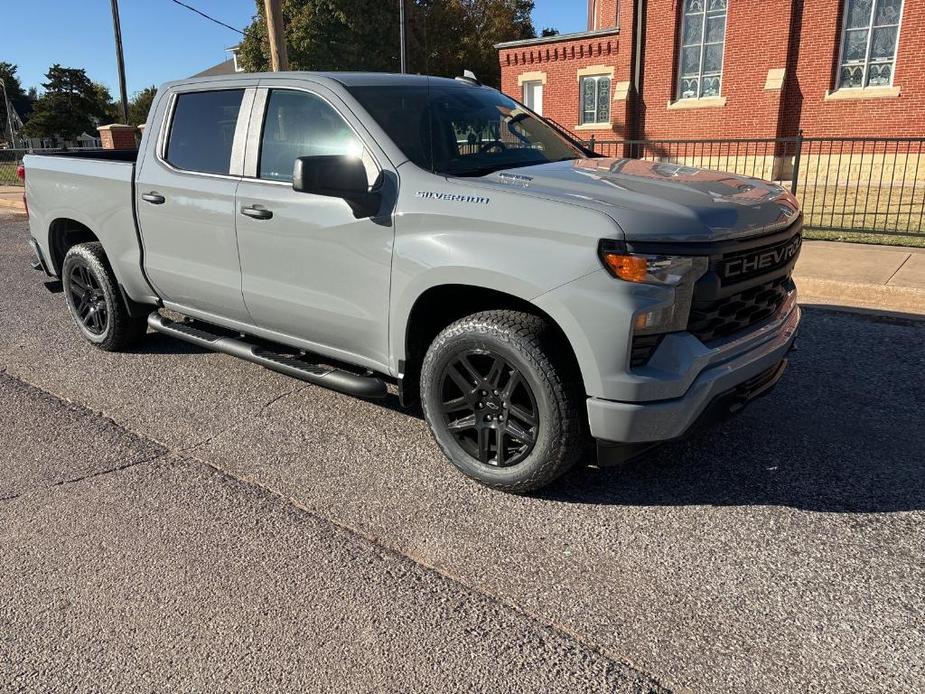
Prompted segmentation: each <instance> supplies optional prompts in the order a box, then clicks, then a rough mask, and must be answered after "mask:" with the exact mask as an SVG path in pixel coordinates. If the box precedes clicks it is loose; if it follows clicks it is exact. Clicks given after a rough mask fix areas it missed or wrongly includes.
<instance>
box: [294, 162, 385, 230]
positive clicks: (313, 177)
mask: <svg viewBox="0 0 925 694" xmlns="http://www.w3.org/2000/svg"><path fill="white" fill-rule="evenodd" d="M292 189H293V190H294V191H296V192H299V193H312V194H314V195H324V196H327V197H330V198H341V199H343V200H346V201H347V203H348V204H349V205H350V208H351V209H352V210H353V216H354V217H356V218H357V219H361V218H363V217H371V216H373V215H374V214H376V212H378V211H379V203H380V196H379V194H378V193H375V192H370V190H369V179H368V178H367V177H366V167H365V166H364V165H363V161H362V160H361V159H359V158H357V157H348V156H344V155H324V156H315V157H299V158H298V159H296V160H295V165H294V166H293V168H292Z"/></svg>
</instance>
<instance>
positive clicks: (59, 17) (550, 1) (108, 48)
mask: <svg viewBox="0 0 925 694" xmlns="http://www.w3.org/2000/svg"><path fill="white" fill-rule="evenodd" d="M184 2H186V4H188V5H192V6H193V7H196V8H198V9H200V10H202V11H203V12H205V13H207V14H210V15H212V16H214V17H216V18H217V19H220V20H222V21H223V22H226V23H227V24H230V25H231V26H235V27H240V28H242V29H243V28H244V27H245V26H246V25H247V24H248V23H249V22H250V19H251V17H252V16H253V15H254V14H255V11H256V10H255V7H256V5H255V2H254V0H184ZM2 4H3V5H4V7H3V9H2V12H0V15H2V26H3V28H2V32H0V35H2V39H0V60H5V61H9V62H12V63H15V64H17V65H19V77H20V79H21V80H22V83H23V86H24V87H25V88H27V89H28V88H29V87H31V86H36V87H38V86H39V85H40V84H41V82H42V81H43V79H44V74H45V72H46V71H47V70H48V67H49V66H50V65H51V64H52V63H61V64H62V65H64V66H66V67H82V68H85V69H86V70H87V73H88V74H89V76H90V78H91V79H93V80H94V81H97V82H102V83H103V84H105V85H107V86H108V87H109V88H110V91H111V92H112V94H113V96H114V97H117V96H118V81H117V77H116V59H115V48H114V47H113V36H112V20H111V13H110V4H109V0H80V2H79V3H78V2H74V0H28V1H20V0H17V2H3V3H2ZM78 6H79V11H78V10H77V7H78ZM120 10H121V12H120V14H121V18H122V36H123V44H124V50H125V69H126V81H127V83H128V91H129V94H132V93H134V92H136V91H138V90H140V89H143V88H144V87H146V86H148V85H151V84H160V83H161V82H165V81H167V80H171V79H177V78H180V77H186V76H188V75H191V74H193V73H196V72H199V71H200V70H204V69H205V68H207V67H209V66H211V65H214V64H215V63H219V62H221V61H222V60H225V59H226V58H227V57H228V55H227V54H226V53H225V52H224V50H223V49H224V48H226V47H228V46H232V45H234V44H235V43H237V42H238V40H239V39H240V35H238V34H236V33H235V32H233V31H230V30H229V29H225V28H223V27H220V26H217V25H216V24H213V23H212V22H209V21H207V20H205V19H203V18H202V17H200V16H198V15H196V14H194V13H192V12H190V11H189V10H187V9H185V8H183V7H180V6H178V5H176V4H174V3H173V2H171V0H121V1H120ZM585 11H586V10H585V3H584V2H583V1H582V0H536V10H535V12H534V17H533V20H534V24H535V25H536V27H537V31H539V30H540V29H541V28H543V27H545V26H553V27H556V28H557V29H559V31H561V32H562V33H566V32H570V31H581V30H582V29H584V28H585V24H586V22H585Z"/></svg>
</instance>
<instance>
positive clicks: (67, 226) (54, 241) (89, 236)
mask: <svg viewBox="0 0 925 694" xmlns="http://www.w3.org/2000/svg"><path fill="white" fill-rule="evenodd" d="M88 241H99V239H98V238H96V234H94V233H93V232H92V231H90V229H89V228H88V227H87V226H86V225H84V224H81V223H80V222H78V221H76V220H73V219H56V220H55V221H53V222H52V223H51V227H50V228H49V229H48V248H49V251H50V252H51V265H52V270H53V271H54V273H55V274H56V275H60V274H61V266H62V265H63V264H64V256H65V255H67V252H68V251H69V250H70V249H71V247H72V246H76V245H77V244H78V243H87V242H88Z"/></svg>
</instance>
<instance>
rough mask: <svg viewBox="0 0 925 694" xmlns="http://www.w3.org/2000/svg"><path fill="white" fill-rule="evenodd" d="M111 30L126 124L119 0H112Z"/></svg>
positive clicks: (126, 103) (126, 111)
mask: <svg viewBox="0 0 925 694" xmlns="http://www.w3.org/2000/svg"><path fill="white" fill-rule="evenodd" d="M112 31H113V33H114V34H115V37H116V62H117V63H118V65H119V94H120V95H121V97H122V122H123V123H125V124H128V94H127V93H126V91H125V58H124V57H123V56H122V25H121V24H120V23H119V0H112Z"/></svg>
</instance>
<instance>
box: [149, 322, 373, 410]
mask: <svg viewBox="0 0 925 694" xmlns="http://www.w3.org/2000/svg"><path fill="white" fill-rule="evenodd" d="M148 326H149V327H150V328H151V329H152V330H154V331H155V332H159V333H164V334H165V335H170V336H171V337H175V338H177V339H179V340H184V341H186V342H191V343H192V344H194V345H198V346H200V347H204V348H205V349H211V350H213V351H215V352H222V353H224V354H230V355H231V356H233V357H238V358H239V359H244V360H245V361H249V362H253V363H254V364H260V366H262V367H264V368H266V369H269V370H271V371H277V372H279V373H281V374H285V375H286V376H292V377H293V378H297V379H299V380H300V381H306V382H307V383H311V384H312V385H316V386H321V387H322V388H330V389H331V390H336V391H338V392H341V393H347V394H348V395H355V396H357V397H361V398H384V397H385V396H386V395H387V394H388V390H387V388H386V385H385V381H383V380H381V379H379V378H376V377H375V376H360V375H357V374H353V373H350V372H349V371H344V370H342V369H335V368H334V367H332V366H321V365H318V364H310V363H308V362H306V361H303V360H301V359H299V358H298V357H296V356H292V355H288V354H278V353H276V352H273V351H271V350H269V349H267V348H264V347H258V346H257V345H252V344H250V343H248V342H245V341H244V340H241V339H238V338H235V337H226V336H224V335H217V334H214V333H211V332H209V331H208V330H206V329H204V328H201V327H196V326H193V325H189V324H187V323H178V322H176V321H172V320H170V319H168V318H164V316H162V315H161V314H160V313H158V312H157V311H154V312H152V313H151V314H150V315H149V316H148Z"/></svg>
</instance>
